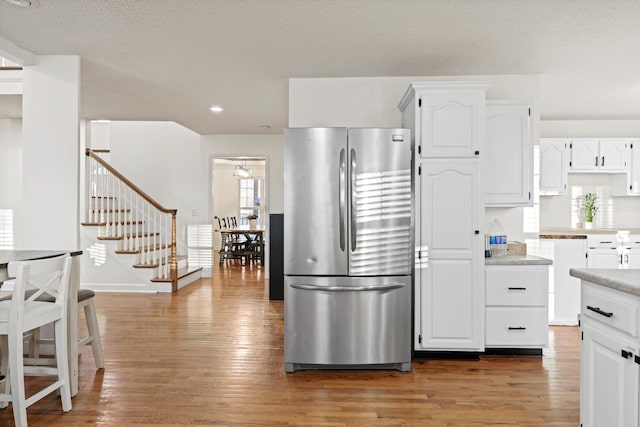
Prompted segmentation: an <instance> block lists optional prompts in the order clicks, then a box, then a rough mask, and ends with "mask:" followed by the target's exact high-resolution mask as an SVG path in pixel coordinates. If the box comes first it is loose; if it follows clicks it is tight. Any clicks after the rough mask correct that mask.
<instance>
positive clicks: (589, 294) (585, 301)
mask: <svg viewBox="0 0 640 427" xmlns="http://www.w3.org/2000/svg"><path fill="white" fill-rule="evenodd" d="M583 283H584V282H583ZM580 304H581V307H580V309H581V313H582V315H583V316H589V317H591V318H593V319H595V320H597V321H598V322H600V323H602V324H605V325H608V326H611V327H613V328H616V329H619V330H621V331H623V332H626V333H628V334H629V335H631V336H632V337H637V336H638V303H637V302H635V301H633V300H625V299H622V298H621V297H619V296H618V293H617V292H615V291H610V290H608V289H607V288H604V287H602V286H598V285H589V284H588V283H587V284H584V285H583V286H582V297H581V303H580Z"/></svg>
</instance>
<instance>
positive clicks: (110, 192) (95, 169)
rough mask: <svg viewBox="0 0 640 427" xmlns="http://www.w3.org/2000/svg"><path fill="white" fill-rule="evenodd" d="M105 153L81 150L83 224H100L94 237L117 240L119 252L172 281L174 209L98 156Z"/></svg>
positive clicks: (175, 271)
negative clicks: (83, 157) (84, 175)
mask: <svg viewBox="0 0 640 427" xmlns="http://www.w3.org/2000/svg"><path fill="white" fill-rule="evenodd" d="M108 153H109V151H108V150H91V149H89V148H88V149H87V150H86V152H85V154H86V156H87V167H86V171H87V181H86V182H87V186H86V192H87V198H86V200H87V203H86V212H85V219H86V222H85V224H91V225H98V226H100V231H99V235H98V239H101V240H119V241H120V243H119V249H118V252H119V253H133V254H137V255H138V256H137V258H138V261H137V262H138V265H137V266H143V267H146V266H148V267H154V268H156V267H157V274H156V276H157V277H156V278H157V279H169V280H172V281H176V280H177V275H178V261H177V253H176V252H177V246H176V239H177V234H176V214H177V213H178V211H177V209H167V208H165V207H163V206H162V205H161V204H160V203H158V202H157V201H156V200H154V199H153V198H152V197H151V196H149V195H148V194H147V193H145V192H144V191H142V190H141V189H140V188H139V187H138V186H136V185H135V184H134V183H132V182H131V181H129V180H128V179H127V178H126V177H125V176H124V175H122V174H121V173H120V172H118V171H117V170H116V169H115V168H113V167H112V166H111V165H110V164H109V163H108V162H107V161H105V160H104V159H103V158H102V157H101V156H104V155H108ZM169 236H170V237H169ZM169 239H170V240H169ZM167 249H170V251H168V250H167Z"/></svg>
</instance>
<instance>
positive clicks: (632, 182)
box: [629, 140, 640, 195]
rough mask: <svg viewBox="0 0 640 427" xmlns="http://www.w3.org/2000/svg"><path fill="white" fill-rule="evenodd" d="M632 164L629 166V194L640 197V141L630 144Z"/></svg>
mask: <svg viewBox="0 0 640 427" xmlns="http://www.w3.org/2000/svg"><path fill="white" fill-rule="evenodd" d="M629 146H630V148H631V153H630V156H631V160H630V162H631V164H630V165H629V193H631V194H633V195H640V140H634V141H631V142H630V143H629Z"/></svg>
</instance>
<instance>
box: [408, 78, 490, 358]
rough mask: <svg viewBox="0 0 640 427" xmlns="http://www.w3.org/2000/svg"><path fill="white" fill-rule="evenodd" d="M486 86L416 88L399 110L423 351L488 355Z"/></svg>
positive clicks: (416, 342) (443, 84)
mask: <svg viewBox="0 0 640 427" xmlns="http://www.w3.org/2000/svg"><path fill="white" fill-rule="evenodd" d="M487 86H488V85H487V84H485V83H479V82H435V83H412V84H411V85H410V87H409V89H408V90H407V92H406V93H405V95H404V97H403V98H402V100H401V101H400V104H399V106H398V107H399V109H400V111H401V112H402V126H403V127H405V128H410V129H411V130H412V132H411V134H412V138H413V139H414V159H415V165H414V174H415V176H414V178H415V188H416V196H417V197H416V208H415V233H416V236H415V240H416V277H415V280H416V282H415V336H414V348H415V350H417V351H483V350H484V341H485V340H484V283H483V280H484V279H483V278H484V274H483V272H484V258H483V256H484V253H483V245H484V233H483V232H481V229H482V224H483V222H484V221H483V216H484V205H483V203H484V201H483V200H481V194H482V193H481V191H480V189H481V188H482V187H481V186H480V180H479V177H480V155H481V152H482V149H483V146H484V143H483V139H484V128H485V91H486V88H487Z"/></svg>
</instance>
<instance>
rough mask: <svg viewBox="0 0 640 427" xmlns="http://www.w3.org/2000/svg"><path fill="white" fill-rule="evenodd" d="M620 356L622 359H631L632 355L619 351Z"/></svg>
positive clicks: (628, 352)
mask: <svg viewBox="0 0 640 427" xmlns="http://www.w3.org/2000/svg"><path fill="white" fill-rule="evenodd" d="M620 354H621V355H622V357H624V358H625V359H631V358H633V353H632V352H630V351H627V350H620Z"/></svg>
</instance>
